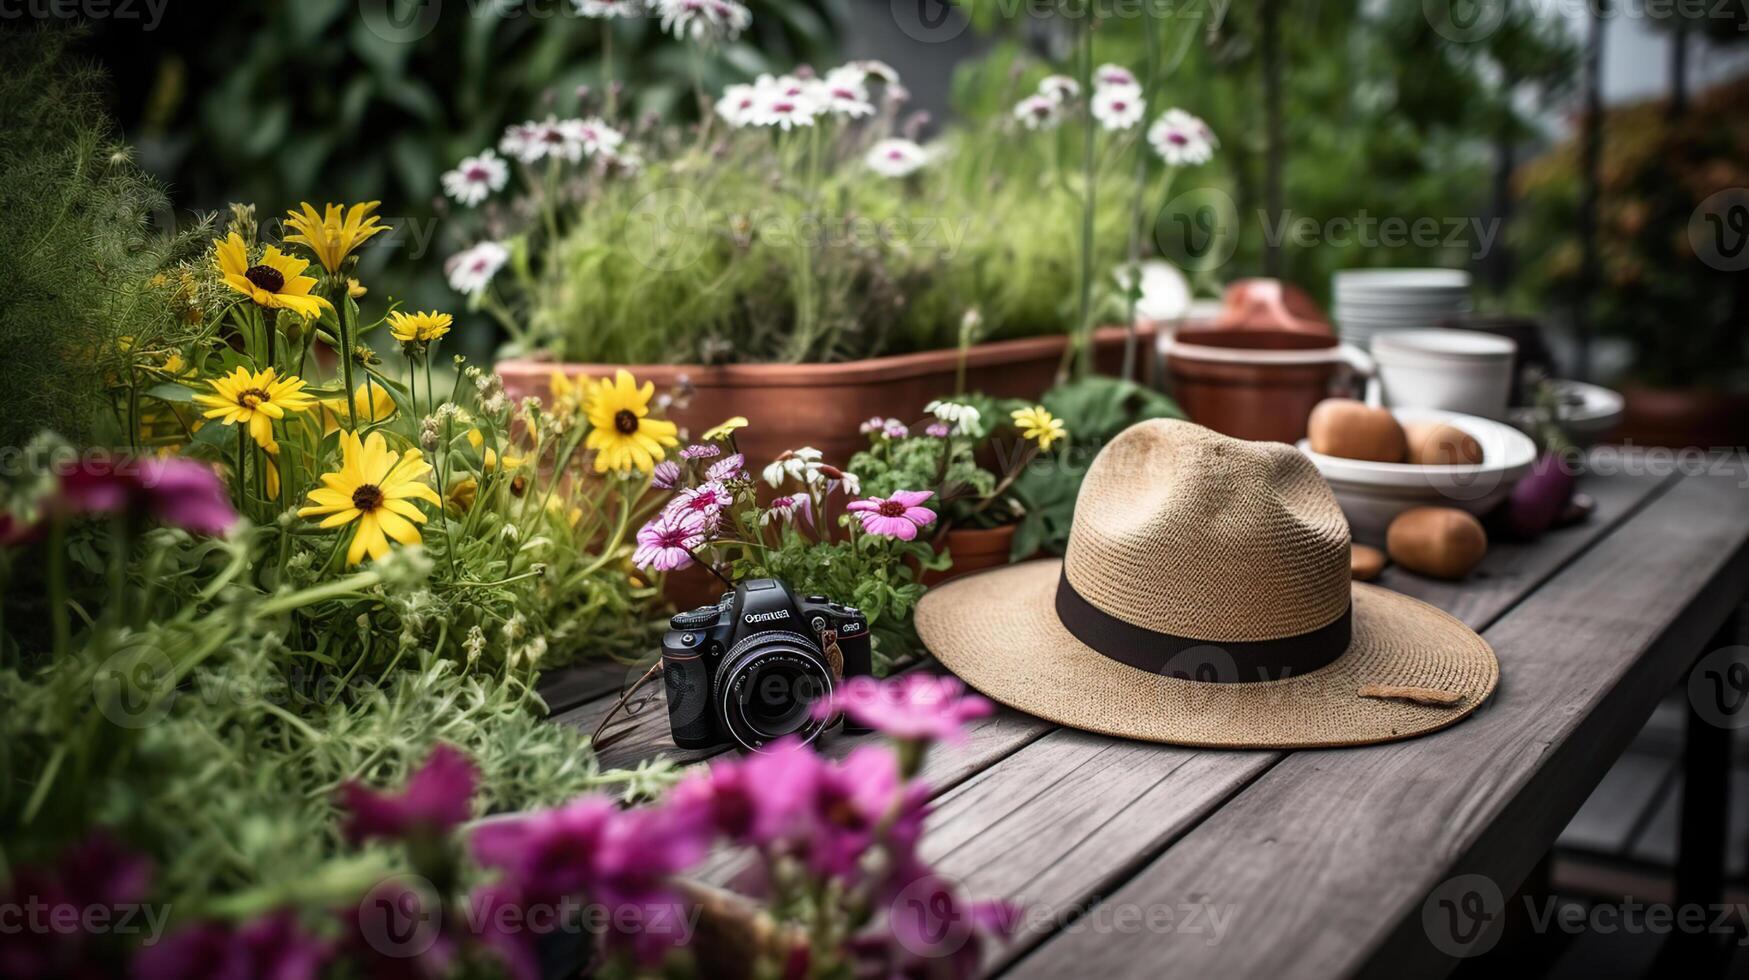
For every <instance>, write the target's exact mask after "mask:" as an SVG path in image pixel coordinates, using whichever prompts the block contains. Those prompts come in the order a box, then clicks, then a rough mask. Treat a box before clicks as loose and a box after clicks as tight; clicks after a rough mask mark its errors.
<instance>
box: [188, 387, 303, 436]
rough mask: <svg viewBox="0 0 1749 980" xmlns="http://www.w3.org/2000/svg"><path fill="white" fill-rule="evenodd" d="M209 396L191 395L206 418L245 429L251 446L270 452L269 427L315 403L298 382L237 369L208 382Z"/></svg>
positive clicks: (270, 429)
mask: <svg viewBox="0 0 1749 980" xmlns="http://www.w3.org/2000/svg"><path fill="white" fill-rule="evenodd" d="M207 384H209V385H211V386H212V388H213V393H212V394H210V395H195V396H194V400H195V402H196V403H198V404H200V405H202V406H204V407H205V408H206V417H207V418H209V419H218V420H219V421H220V422H221V423H223V424H225V425H246V426H248V427H249V435H250V436H252V437H253V438H254V439H255V444H256V445H258V446H261V447H262V448H264V449H267V450H268V451H269V452H271V451H273V449H274V447H275V443H274V439H273V423H274V422H276V421H278V420H279V419H283V418H285V416H286V413H288V412H307V411H309V410H310V409H311V408H314V407H315V405H316V399H315V398H313V397H312V396H310V395H307V394H305V393H304V380H303V379H302V378H298V377H293V376H290V375H288V376H286V377H284V378H279V377H276V376H275V374H274V370H273V368H268V369H267V370H265V371H262V372H259V373H257V374H250V373H249V369H248V368H245V367H238V368H237V369H236V370H235V371H232V372H231V373H230V374H227V375H225V376H224V377H222V378H211V379H209V380H208V381H207Z"/></svg>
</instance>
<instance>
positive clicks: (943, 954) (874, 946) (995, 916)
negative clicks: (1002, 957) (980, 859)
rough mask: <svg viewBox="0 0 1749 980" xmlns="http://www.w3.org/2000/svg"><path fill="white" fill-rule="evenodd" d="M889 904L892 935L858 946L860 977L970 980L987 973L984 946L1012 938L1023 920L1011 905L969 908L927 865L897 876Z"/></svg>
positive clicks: (869, 938)
mask: <svg viewBox="0 0 1749 980" xmlns="http://www.w3.org/2000/svg"><path fill="white" fill-rule="evenodd" d="M887 902H888V908H887V917H886V927H887V930H888V935H886V936H866V937H861V938H859V939H858V940H856V941H854V942H853V950H854V952H853V955H854V957H855V959H856V960H857V961H858V962H859V963H860V964H861V966H862V969H860V970H859V971H858V975H868V976H886V977H913V976H926V977H930V978H937V980H971V978H973V977H976V976H978V975H979V974H980V973H981V972H982V970H981V968H980V964H981V963H982V960H983V948H984V943H985V941H986V940H987V939H989V938H991V937H1007V936H1011V935H1013V933H1014V930H1015V927H1016V926H1017V925H1018V924H1019V922H1020V916H1021V910H1020V909H1019V908H1017V907H1016V906H1014V905H1011V904H1009V903H1007V902H972V903H967V902H966V901H965V900H964V899H963V898H962V897H961V896H960V894H959V893H958V891H957V890H956V889H955V888H954V887H953V884H952V882H950V881H949V880H948V879H946V878H944V877H942V876H941V875H939V874H937V873H935V872H934V871H932V870H930V869H929V868H927V867H924V866H922V865H918V866H916V867H914V868H910V869H906V870H905V871H904V872H902V873H901V874H899V875H895V876H894V880H893V882H892V883H891V888H890V892H889V895H888V898H887Z"/></svg>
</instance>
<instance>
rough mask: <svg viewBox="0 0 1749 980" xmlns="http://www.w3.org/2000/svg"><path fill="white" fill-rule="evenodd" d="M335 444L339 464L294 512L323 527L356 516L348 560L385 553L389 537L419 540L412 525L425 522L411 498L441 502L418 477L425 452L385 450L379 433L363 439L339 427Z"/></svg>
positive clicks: (409, 542) (426, 468) (410, 542)
mask: <svg viewBox="0 0 1749 980" xmlns="http://www.w3.org/2000/svg"><path fill="white" fill-rule="evenodd" d="M340 449H341V453H342V461H341V464H340V469H339V470H338V471H336V472H333V473H324V474H322V485H321V486H319V487H317V488H315V489H314V490H311V491H310V503H309V506H307V507H303V508H301V509H299V510H298V516H299V517H322V518H323V520H322V525H321V526H322V527H324V528H330V527H342V526H344V525H346V524H351V523H353V522H354V521H356V522H357V523H358V528H357V530H355V531H354V532H353V535H352V544H351V545H350V546H349V547H348V548H347V549H346V563H347V564H348V565H356V564H358V563H359V562H360V561H362V560H363V559H364V556H365V555H366V554H368V555H370V556H371V558H373V559H374V558H381V557H382V556H384V555H386V554H388V553H389V539H390V538H393V539H394V540H396V541H399V542H400V543H401V544H404V545H416V544H419V543H421V542H422V541H423V540H424V539H423V538H422V537H421V536H420V534H419V529H418V528H416V527H414V526H413V525H415V524H423V523H425V515H424V514H423V513H422V512H420V510H419V508H418V507H417V506H415V505H414V503H413V501H415V500H424V501H427V502H429V503H432V504H436V505H437V506H439V507H442V506H443V501H442V500H440V499H438V496H437V491H436V490H433V489H431V487H429V486H427V485H426V484H425V483H423V482H421V480H420V478H421V477H423V476H424V475H425V474H427V473H429V472H431V464H429V463H427V462H425V456H424V454H423V453H421V452H420V451H419V450H417V449H409V450H407V452H406V453H405V454H404V455H403V454H401V453H392V452H390V451H389V447H388V443H386V442H384V441H383V434H382V433H381V432H372V433H371V434H370V436H369V437H368V438H366V439H363V440H360V439H359V438H358V433H356V432H342V433H341V434H340Z"/></svg>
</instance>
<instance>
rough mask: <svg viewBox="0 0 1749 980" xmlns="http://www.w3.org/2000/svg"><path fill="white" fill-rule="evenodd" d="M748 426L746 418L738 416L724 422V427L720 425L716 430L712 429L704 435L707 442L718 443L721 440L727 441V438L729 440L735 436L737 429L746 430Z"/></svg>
mask: <svg viewBox="0 0 1749 980" xmlns="http://www.w3.org/2000/svg"><path fill="white" fill-rule="evenodd" d="M747 425H748V422H747V418H746V416H744V415H737V416H735V417H734V418H732V419H729V420H728V421H726V422H724V423H723V424H722V425H719V426H717V427H716V428H714V429H711V430H710V431H709V432H706V433H705V434H704V439H705V441H706V442H716V441H718V440H720V439H727V438H729V436H731V435H733V434H734V432H735V430H736V429H745V428H746V427H747Z"/></svg>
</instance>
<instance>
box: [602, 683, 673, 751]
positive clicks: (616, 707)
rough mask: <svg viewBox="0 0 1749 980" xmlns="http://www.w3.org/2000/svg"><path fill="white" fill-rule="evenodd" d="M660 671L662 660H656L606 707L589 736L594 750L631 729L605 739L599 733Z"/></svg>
mask: <svg viewBox="0 0 1749 980" xmlns="http://www.w3.org/2000/svg"><path fill="white" fill-rule="evenodd" d="M661 672H662V661H660V660H658V661H656V662H655V663H653V664H651V665H650V669H649V670H646V671H644V676H642V677H640V678H638V679H637V681H636V682H634V683H633V684H632V686H631V687H629V688H627V689H626V692H625V693H624V694H621V695H620V696H619V700H618V701H615V702H614V704H613V707H611V708H609V709H607V714H605V715H603V716H602V718H601V724H599V725H596V726H595V731H594V733H593V734H591V735H590V736H589V743H590V745H591V746H593V747H594V748H595V750H596V751H598V752H599V751H600V750H602V749H604V748H607V747H608V746H609V745H612V744H613V743H614V742H617V741H619V740H620V738H622V737H623V736H624V735H625V733H626V732H628V731H631V729H629V728H628V729H626V730H625V731H622V732H617V733H615V734H614V736H613V737H612V738H609V739H606V740H603V739H602V737H601V733H602V732H603V731H606V730H607V723H608V722H610V721H612V720H613V716H614V715H617V714H619V713H620V712H621V711H623V710H625V707H626V705H627V704H628V703H629V702H630V701H631V699H632V695H634V694H636V693H638V689H639V688H641V687H643V686H644V685H645V684H648V683H650V680H651V679H652V678H654V677H655V676H656V675H657V674H660V673H661Z"/></svg>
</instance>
